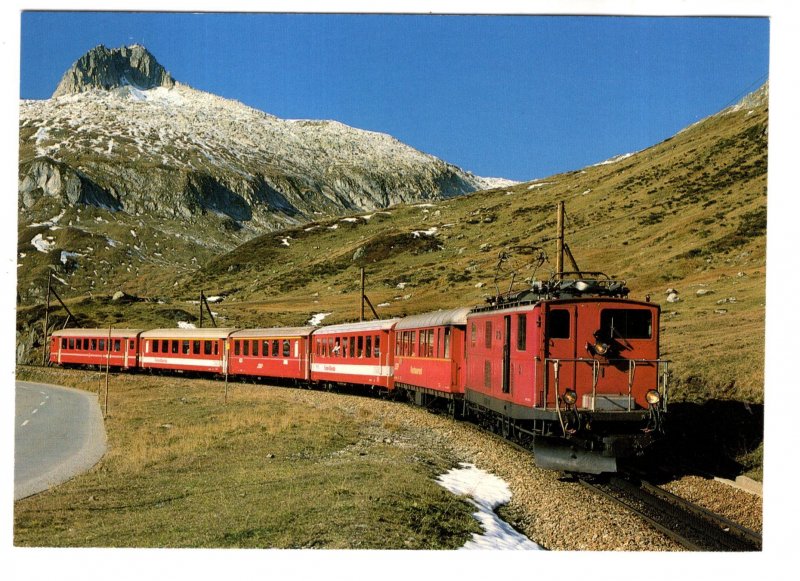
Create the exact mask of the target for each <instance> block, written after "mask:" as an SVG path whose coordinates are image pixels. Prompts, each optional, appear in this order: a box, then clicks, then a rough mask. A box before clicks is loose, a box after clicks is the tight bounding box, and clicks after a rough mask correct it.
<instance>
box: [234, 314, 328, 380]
mask: <svg viewBox="0 0 800 581" xmlns="http://www.w3.org/2000/svg"><path fill="white" fill-rule="evenodd" d="M313 331H314V327H279V328H274V329H248V330H246V331H236V332H235V333H231V335H230V337H229V342H230V355H229V359H228V361H229V363H228V373H230V374H232V375H251V376H256V377H274V378H279V379H306V380H307V379H309V376H310V373H309V365H308V363H309V361H308V358H309V357H308V356H309V342H310V339H311V333H312V332H313Z"/></svg>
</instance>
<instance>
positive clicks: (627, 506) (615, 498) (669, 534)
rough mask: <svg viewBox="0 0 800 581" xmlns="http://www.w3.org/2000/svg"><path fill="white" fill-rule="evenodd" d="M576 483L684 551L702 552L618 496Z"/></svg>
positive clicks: (699, 547) (583, 483)
mask: <svg viewBox="0 0 800 581" xmlns="http://www.w3.org/2000/svg"><path fill="white" fill-rule="evenodd" d="M578 482H580V484H581V485H583V486H584V487H585V488H587V489H589V490H591V491H592V492H594V493H595V494H599V495H600V496H602V497H604V498H606V499H608V500H610V501H611V502H613V503H614V504H618V505H620V506H622V507H624V508H625V509H626V510H629V511H631V512H632V513H634V514H635V515H637V516H638V517H639V518H641V519H642V520H644V521H645V522H646V523H647V524H649V525H650V526H651V527H653V528H654V529H656V530H657V531H659V532H660V533H662V534H664V535H666V536H667V537H669V538H670V539H671V540H673V541H675V542H676V543H678V544H679V545H681V546H682V547H684V548H686V549H689V550H690V551H702V550H703V547H701V546H700V545H698V544H697V543H695V542H693V541H692V540H691V539H689V538H687V537H685V536H684V535H681V534H679V533H677V532H675V531H674V530H672V529H671V528H669V527H667V526H665V525H663V524H661V523H660V522H659V521H657V520H656V519H654V518H652V517H651V516H650V515H648V514H646V513H645V512H642V511H641V510H639V509H638V508H636V507H635V506H634V505H633V504H631V503H627V502H625V501H624V500H623V499H621V498H620V497H619V496H614V495H613V494H611V493H610V492H608V491H606V490H603V489H602V488H601V487H600V486H597V485H596V484H593V483H591V482H589V481H588V480H585V479H583V478H579V479H578Z"/></svg>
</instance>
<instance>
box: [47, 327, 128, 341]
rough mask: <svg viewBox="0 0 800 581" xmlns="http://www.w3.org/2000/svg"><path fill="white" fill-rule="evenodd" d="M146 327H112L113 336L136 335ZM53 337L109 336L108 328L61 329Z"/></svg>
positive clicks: (54, 332)
mask: <svg viewBox="0 0 800 581" xmlns="http://www.w3.org/2000/svg"><path fill="white" fill-rule="evenodd" d="M142 331H144V329H111V337H113V338H115V339H117V338H121V337H135V336H136V335H138V334H139V333H141V332H142ZM50 336H51V337H99V338H100V339H103V338H107V337H108V336H109V330H108V329H61V330H58V331H53V332H52V333H51V334H50Z"/></svg>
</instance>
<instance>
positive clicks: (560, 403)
mask: <svg viewBox="0 0 800 581" xmlns="http://www.w3.org/2000/svg"><path fill="white" fill-rule="evenodd" d="M609 288H611V290H609ZM623 291H624V292H623ZM625 294H627V289H626V288H624V286H623V285H622V284H621V283H615V282H614V281H606V280H603V281H601V282H598V281H595V280H591V281H588V282H587V281H564V282H557V283H556V284H555V285H554V286H553V287H552V288H549V289H545V290H542V291H540V292H538V293H537V292H535V291H530V292H528V293H526V294H525V295H523V296H520V297H517V298H516V300H514V301H508V302H505V303H501V304H498V305H494V306H492V307H486V308H483V309H477V310H476V311H474V312H473V313H471V314H470V315H469V316H468V317H467V347H466V350H467V357H466V360H467V378H466V386H465V399H466V400H467V405H468V407H470V408H472V410H473V412H474V413H475V414H476V415H482V416H483V418H484V419H487V418H488V419H489V420H490V421H494V422H497V423H498V425H497V426H496V427H498V428H500V430H501V431H502V432H503V433H506V434H508V433H514V434H517V435H520V434H522V435H525V434H528V435H530V436H535V439H534V451H535V456H536V461H537V464H540V465H542V466H545V467H548V468H560V469H565V468H566V469H569V468H575V469H577V470H579V471H586V472H592V471H614V470H615V469H616V464H615V458H619V457H625V456H629V455H634V454H637V453H639V452H641V451H642V450H643V449H644V448H645V447H646V446H647V445H649V444H650V443H651V441H652V439H653V438H652V436H654V435H655V433H656V432H657V431H660V415H659V414H660V412H661V410H662V409H663V406H662V400H663V396H664V395H665V393H666V371H667V370H666V362H664V361H662V360H660V359H659V335H658V330H659V329H658V322H659V313H660V309H659V307H658V306H657V305H654V304H651V303H649V302H639V301H633V300H628V299H626V298H623V297H624V295H625ZM548 438H551V440H548ZM556 441H558V442H556ZM564 442H567V443H568V444H569V445H570V446H572V450H571V452H570V453H569V454H566V455H565V454H560V453H555V452H553V453H552V454H551V453H550V452H551V448H550V444H551V443H562V444H563V443H564ZM551 460H552V461H551ZM565 460H566V462H567V463H566V464H564V461H565Z"/></svg>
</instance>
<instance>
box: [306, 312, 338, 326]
mask: <svg viewBox="0 0 800 581" xmlns="http://www.w3.org/2000/svg"><path fill="white" fill-rule="evenodd" d="M331 314H333V313H317V314H316V315H314V316H313V317H311V318H310V319H309V320H308V324H309V325H312V326H313V327H319V326H320V325H321V324H322V321H323V319H324V318H325V317H327V316H328V315H331Z"/></svg>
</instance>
